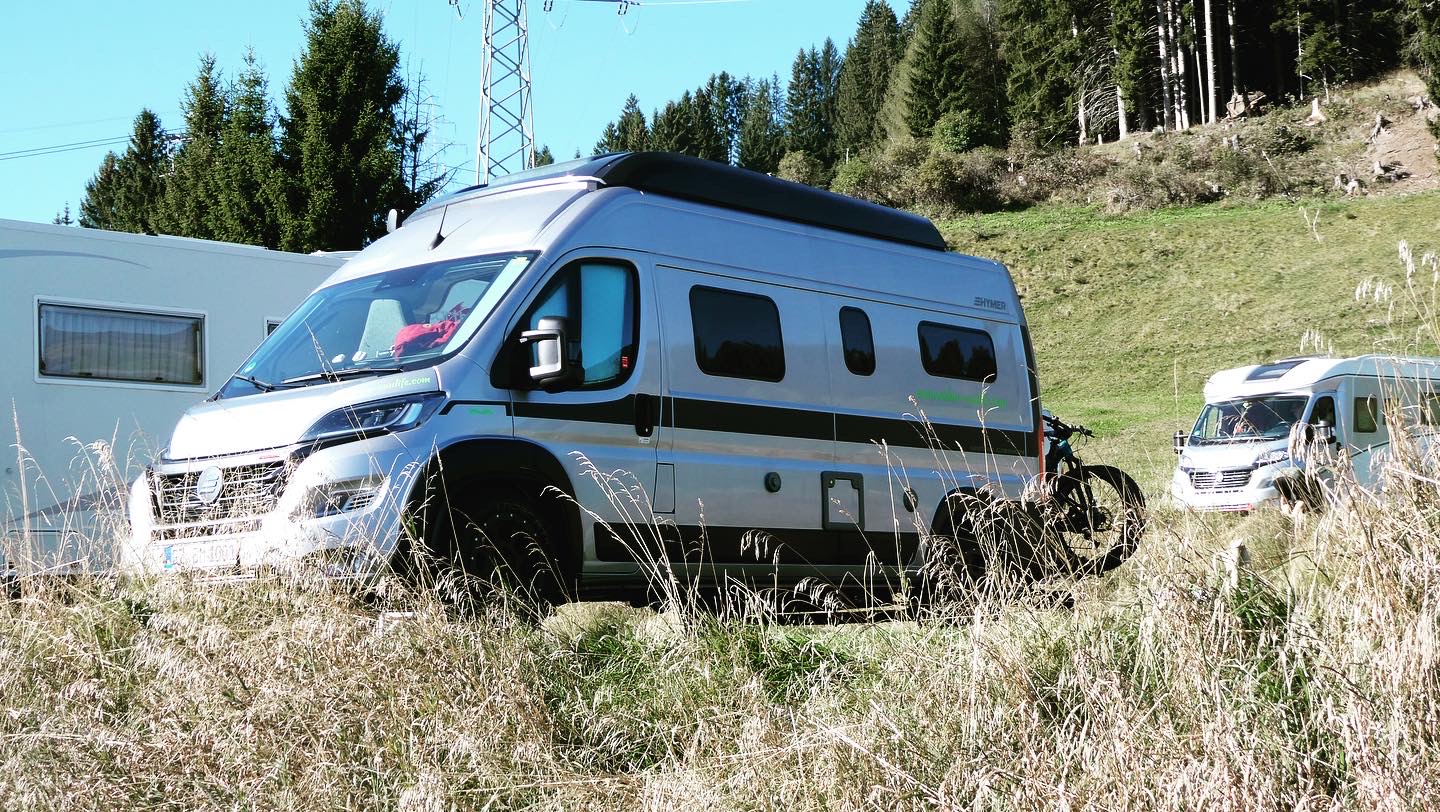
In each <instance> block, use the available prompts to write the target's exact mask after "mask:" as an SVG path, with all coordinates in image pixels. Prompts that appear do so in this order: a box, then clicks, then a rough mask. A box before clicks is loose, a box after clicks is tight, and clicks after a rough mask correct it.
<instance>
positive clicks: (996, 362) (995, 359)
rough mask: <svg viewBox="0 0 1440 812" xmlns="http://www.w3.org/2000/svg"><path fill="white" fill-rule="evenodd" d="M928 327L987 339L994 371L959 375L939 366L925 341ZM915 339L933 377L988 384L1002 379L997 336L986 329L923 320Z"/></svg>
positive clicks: (923, 361)
mask: <svg viewBox="0 0 1440 812" xmlns="http://www.w3.org/2000/svg"><path fill="white" fill-rule="evenodd" d="M926 328H931V329H935V330H951V331H954V332H958V333H965V334H968V335H974V336H980V337H981V338H983V339H984V340H985V343H986V344H987V345H988V346H989V348H990V360H991V363H992V371H991V373H990V375H988V376H986V377H981V378H976V377H974V376H972V375H969V374H964V373H962V374H958V375H955V374H951V373H950V372H948V371H945V370H943V369H939V368H937V365H936V363H935V361H933V360H932V359H931V358H930V357H929V353H927V352H926V348H927V346H928V345H927V342H926V341H925V330H926ZM915 340H916V349H917V350H918V351H919V353H920V364H921V366H923V367H924V368H925V373H926V374H927V375H930V376H931V377H933V378H948V379H950V380H955V381H973V382H975V383H982V384H987V385H989V384H993V383H995V382H996V381H998V380H999V379H1000V357H999V356H998V355H997V354H996V352H995V337H994V336H992V335H990V333H989V332H987V331H985V330H981V329H977V328H974V327H962V326H960V325H958V324H945V323H942V322H938V321H922V322H920V323H919V324H918V325H917V326H916V327H915ZM942 346H943V345H942ZM966 363H967V364H968V363H969V359H968V358H967V359H966Z"/></svg>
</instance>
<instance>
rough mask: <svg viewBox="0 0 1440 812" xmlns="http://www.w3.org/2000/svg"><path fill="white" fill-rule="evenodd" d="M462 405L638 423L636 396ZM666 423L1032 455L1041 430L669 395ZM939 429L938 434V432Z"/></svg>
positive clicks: (590, 420) (552, 417)
mask: <svg viewBox="0 0 1440 812" xmlns="http://www.w3.org/2000/svg"><path fill="white" fill-rule="evenodd" d="M461 406H482V407H498V408H505V409H507V410H508V411H509V412H510V413H513V414H514V415H515V417H528V418H536V419H542V420H571V421H578V422H583V423H606V424H610V425H618V426H628V425H633V424H634V423H635V396H634V395H626V396H625V397H623V398H619V399H616V400H608V401H600V402H598V403H530V402H525V401H517V402H515V403H513V404H510V405H508V406H507V405H506V404H504V403H496V402H493V401H460V400H456V401H451V402H450V403H448V404H446V405H445V408H444V409H443V410H442V411H441V412H440V413H441V414H449V413H450V412H451V411H452V410H454V409H456V408H459V407H461ZM661 423H662V425H666V426H673V427H674V428H677V429H693V430H696V431H719V432H727V433H732V434H759V435H764V436H767V437H788V438H794V439H803V440H819V441H824V440H831V439H834V440H836V441H838V442H842V443H867V444H868V443H876V442H880V441H882V440H883V441H884V442H886V443H888V444H889V445H892V446H895V447H897V448H929V447H930V446H931V445H933V444H935V443H936V441H938V443H939V445H940V446H941V447H942V448H944V449H946V450H949V451H954V450H957V449H960V450H963V451H965V452H967V453H991V454H1004V455H1006V456H1017V457H1028V456H1031V455H1032V454H1033V453H1034V448H1033V447H1034V438H1035V433H1034V432H1029V431H1016V430H1013V429H998V428H984V427H981V426H967V425H963V424H957V423H935V422H932V423H930V425H929V426H928V427H927V426H926V425H925V424H924V423H921V422H920V421H919V420H912V419H902V418H895V417H869V416H865V415H854V414H837V413H834V412H827V411H821V410H816V409H794V408H788V407H783V406H760V405H756V404H750V403H727V402H724V401H713V400H703V399H700V398H671V397H667V398H664V399H663V400H662V402H661ZM932 432H933V434H932Z"/></svg>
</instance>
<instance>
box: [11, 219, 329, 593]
mask: <svg viewBox="0 0 1440 812" xmlns="http://www.w3.org/2000/svg"><path fill="white" fill-rule="evenodd" d="M342 262H343V256H341V255H323V256H305V255H300V254H289V253H284V252H280V251H270V250H266V249H264V248H255V247H251V246H245V245H232V244H229V243H220V242H211V241H206V240H192V239H184V238H180V237H152V236H146V235H140V234H125V233H118V232H113V231H100V230H92V229H82V228H73V227H65V226H57V225H41V224H37V223H25V222H19V221H14V220H0V325H3V328H0V329H3V331H4V334H5V335H8V336H10V338H9V339H8V341H9V345H8V346H9V347H10V350H9V351H8V352H6V353H4V354H3V355H0V382H3V387H0V392H3V398H0V399H3V404H0V405H3V411H4V416H3V420H0V424H3V427H0V452H3V454H0V492H3V495H0V502H3V505H0V507H3V508H4V510H3V512H0V540H3V545H0V558H7V557H8V558H9V559H10V560H12V561H18V562H20V564H22V565H25V566H35V565H54V564H57V563H65V562H67V561H69V560H71V559H72V558H73V557H75V556H77V555H83V556H87V557H89V558H90V560H89V565H90V566H95V567H103V566H109V564H110V562H109V561H107V560H103V559H104V558H105V557H106V556H105V554H104V552H103V549H100V550H97V548H95V547H94V545H90V544H87V545H79V544H76V543H75V538H74V537H75V536H76V535H77V534H79V535H88V534H90V533H91V532H92V531H94V530H95V529H96V525H95V523H96V520H97V514H103V513H104V512H105V510H104V509H105V508H106V507H107V506H108V507H109V508H111V509H112V512H114V513H116V514H117V515H118V516H119V517H120V518H121V521H122V523H123V512H122V511H123V505H124V489H123V487H122V488H121V489H120V495H119V496H118V498H117V496H116V493H115V490H116V489H115V488H114V487H113V485H114V480H115V479H116V478H117V477H119V478H123V480H122V481H123V482H126V483H128V481H129V480H130V479H132V478H133V477H134V476H136V475H138V472H139V471H140V470H142V469H143V466H144V464H145V463H146V462H148V460H149V459H150V458H151V457H152V456H153V455H154V453H155V452H157V451H158V450H159V448H160V446H162V445H163V444H164V442H165V439H166V436H167V433H168V431H169V429H170V428H171V427H173V425H174V422H175V419H176V417H178V416H179V415H180V414H181V413H182V412H184V410H185V408H186V407H188V406H190V405H191V404H193V403H194V402H195V401H196V400H197V399H199V398H203V397H205V396H206V395H207V394H209V393H210V392H212V391H214V390H215V388H216V387H217V386H219V384H221V383H223V382H224V381H226V380H227V379H228V378H229V375H230V373H231V371H232V370H234V369H235V367H236V366H237V365H238V364H239V363H240V361H242V360H243V359H244V358H245V357H246V356H247V355H249V354H250V351H251V350H253V349H254V348H255V347H256V345H258V344H259V343H260V342H261V341H262V340H264V338H265V336H266V334H267V333H268V332H269V331H270V330H271V329H273V328H274V326H275V325H277V324H279V323H280V321H281V320H282V319H283V318H284V317H285V315H286V314H287V313H289V312H290V310H291V309H292V308H294V306H295V305H296V304H297V303H299V302H300V301H301V300H302V299H303V298H305V295H306V294H307V293H309V292H310V290H311V289H313V288H314V287H315V285H316V284H318V283H319V282H320V281H321V280H323V279H324V278H325V277H326V276H328V275H329V274H330V273H332V272H333V271H335V269H336V268H338V267H339V266H340V264H341V263H342ZM17 429H18V436H17ZM96 443H103V444H104V445H103V447H101V446H96V445H95V444H96ZM109 459H113V463H114V466H115V467H114V468H111V467H110V465H109V464H107V462H106V460H109ZM107 486H109V487H107ZM116 507H119V508H120V510H119V511H115V510H113V509H114V508H116ZM96 558H99V559H102V560H95V559H96Z"/></svg>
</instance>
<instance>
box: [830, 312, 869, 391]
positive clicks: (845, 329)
mask: <svg viewBox="0 0 1440 812" xmlns="http://www.w3.org/2000/svg"><path fill="white" fill-rule="evenodd" d="M847 314H849V315H851V316H852V320H851V321H852V325H853V327H854V328H855V329H859V323H858V322H856V321H855V320H854V318H853V317H854V316H858V317H859V318H860V319H863V320H864V329H865V336H864V342H863V343H864V344H866V345H868V348H869V349H868V350H867V349H866V348H864V347H859V346H857V347H856V349H855V352H856V353H858V354H859V355H861V356H864V357H865V358H866V360H867V361H868V365H867V364H856V363H854V362H855V361H856V360H857V359H855V358H852V357H851V354H850V353H851V349H850V348H851V343H850V339H851V338H852V335H851V326H852V325H847V324H846V321H845V317H846V315H847ZM839 319H840V355H841V356H842V357H843V358H844V359H845V368H846V369H848V370H850V373H851V374H852V375H859V376H861V377H866V378H868V377H869V376H871V375H874V374H875V331H874V330H873V329H872V328H871V326H870V314H869V313H866V312H865V311H864V310H861V309H860V308H858V307H849V306H846V307H842V308H840V315H839ZM854 337H856V338H858V336H854ZM857 366H859V367H860V368H859V369H857V368H856V367H857Z"/></svg>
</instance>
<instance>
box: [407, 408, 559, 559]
mask: <svg viewBox="0 0 1440 812" xmlns="http://www.w3.org/2000/svg"><path fill="white" fill-rule="evenodd" d="M437 481H438V482H439V483H441V486H442V487H445V488H446V491H447V496H450V494H449V488H448V483H451V482H465V481H479V482H490V483H494V484H496V485H499V486H503V487H514V488H519V489H520V490H521V491H522V495H523V496H525V497H526V498H535V499H539V498H542V494H544V493H545V492H546V491H547V490H548V489H551V488H553V489H555V490H556V491H559V493H553V492H552V493H551V494H550V495H549V496H545V497H543V498H545V499H546V505H545V506H546V507H547V508H550V507H553V508H554V509H555V513H554V514H552V515H555V516H557V517H558V521H557V524H558V528H557V529H558V530H559V532H560V534H561V538H560V540H559V544H558V545H557V547H558V549H556V550H553V551H552V553H553V554H554V555H556V556H557V558H559V560H560V563H561V564H562V565H563V566H564V567H565V568H566V571H567V572H569V573H572V574H573V575H575V576H576V577H578V576H579V574H580V569H581V565H582V563H583V552H584V530H583V525H582V523H581V521H580V508H579V505H578V504H577V502H576V501H575V485H574V482H573V481H572V479H571V477H570V475H569V473H567V472H566V470H565V466H564V464H563V463H562V462H561V461H560V460H559V459H558V458H556V457H555V455H554V454H552V453H550V451H548V450H547V449H545V448H544V447H543V446H541V445H539V444H537V443H534V442H532V441H529V440H522V439H516V438H513V437H466V438H461V439H458V440H455V441H454V442H451V443H449V444H447V445H445V446H444V447H442V448H439V449H436V450H435V451H434V452H432V453H431V454H430V457H429V459H428V460H426V462H425V465H424V467H423V468H422V469H421V471H420V475H419V476H417V477H416V478H415V480H414V482H413V484H412V485H411V488H410V494H409V496H408V498H407V502H406V503H407V505H408V507H409V509H411V510H417V509H418V508H419V507H420V506H421V505H422V504H423V502H424V500H425V499H426V498H427V497H428V495H429V494H428V492H427V491H428V489H429V488H430V487H431V483H432V482H437ZM461 498H463V496H462V497H461Z"/></svg>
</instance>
